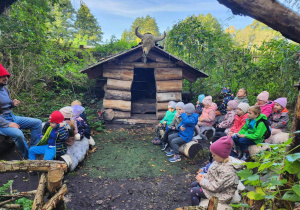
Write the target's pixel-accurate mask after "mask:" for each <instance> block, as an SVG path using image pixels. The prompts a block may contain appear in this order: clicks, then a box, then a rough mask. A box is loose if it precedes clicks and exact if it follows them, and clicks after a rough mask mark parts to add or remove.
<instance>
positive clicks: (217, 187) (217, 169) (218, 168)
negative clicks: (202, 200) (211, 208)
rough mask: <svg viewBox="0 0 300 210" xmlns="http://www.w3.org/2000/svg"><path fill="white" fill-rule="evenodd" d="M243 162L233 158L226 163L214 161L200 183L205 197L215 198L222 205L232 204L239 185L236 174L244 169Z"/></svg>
mask: <svg viewBox="0 0 300 210" xmlns="http://www.w3.org/2000/svg"><path fill="white" fill-rule="evenodd" d="M243 162H244V161H241V160H239V159H236V158H234V157H231V156H229V161H228V162H226V163H218V162H216V161H214V162H213V163H212V164H211V165H210V167H209V169H208V171H207V174H204V178H203V179H202V180H201V181H200V182H199V184H200V186H201V188H202V189H203V192H204V194H205V196H206V197H207V198H208V199H210V198H211V197H212V196H215V197H217V198H219V201H220V202H221V203H230V201H231V199H232V198H233V196H234V193H235V191H236V190H237V186H238V183H239V177H238V176H237V175H236V173H237V172H238V171H239V170H242V169H243V167H244V166H243V165H241V164H242V163H243Z"/></svg>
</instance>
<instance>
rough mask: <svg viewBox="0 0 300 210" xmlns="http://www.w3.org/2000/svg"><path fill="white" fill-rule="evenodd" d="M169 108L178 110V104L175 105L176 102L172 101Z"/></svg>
mask: <svg viewBox="0 0 300 210" xmlns="http://www.w3.org/2000/svg"><path fill="white" fill-rule="evenodd" d="M168 108H172V109H176V103H175V101H170V102H169V103H168Z"/></svg>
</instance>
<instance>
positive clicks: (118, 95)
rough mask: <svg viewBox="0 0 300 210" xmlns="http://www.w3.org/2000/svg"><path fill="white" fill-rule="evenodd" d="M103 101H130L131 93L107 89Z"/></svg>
mask: <svg viewBox="0 0 300 210" xmlns="http://www.w3.org/2000/svg"><path fill="white" fill-rule="evenodd" d="M104 99H112V100H124V101H130V100H131V92H130V91H123V90H109V89H107V90H106V91H105V96H104Z"/></svg>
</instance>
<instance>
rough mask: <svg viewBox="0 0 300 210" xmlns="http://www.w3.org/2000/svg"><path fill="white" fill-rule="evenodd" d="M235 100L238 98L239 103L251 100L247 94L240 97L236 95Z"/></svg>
mask: <svg viewBox="0 0 300 210" xmlns="http://www.w3.org/2000/svg"><path fill="white" fill-rule="evenodd" d="M234 100H236V101H238V102H239V103H242V102H243V103H247V104H249V100H248V97H247V96H245V97H244V98H239V97H237V96H236V97H235V98H234Z"/></svg>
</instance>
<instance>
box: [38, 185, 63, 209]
mask: <svg viewBox="0 0 300 210" xmlns="http://www.w3.org/2000/svg"><path fill="white" fill-rule="evenodd" d="M66 193H67V185H65V184H64V185H63V186H62V187H61V188H60V190H59V191H58V192H57V193H56V194H55V195H54V196H53V197H52V198H51V199H50V200H49V201H48V202H47V203H46V204H45V205H44V206H43V208H42V210H51V209H53V208H55V207H56V205H57V203H58V202H59V201H61V200H63V199H64V195H65V194H66Z"/></svg>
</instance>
